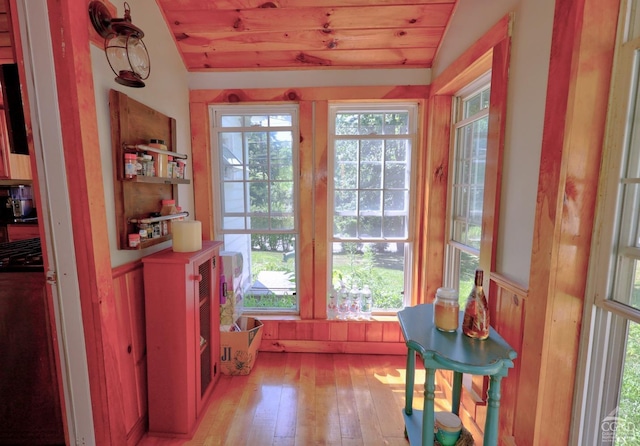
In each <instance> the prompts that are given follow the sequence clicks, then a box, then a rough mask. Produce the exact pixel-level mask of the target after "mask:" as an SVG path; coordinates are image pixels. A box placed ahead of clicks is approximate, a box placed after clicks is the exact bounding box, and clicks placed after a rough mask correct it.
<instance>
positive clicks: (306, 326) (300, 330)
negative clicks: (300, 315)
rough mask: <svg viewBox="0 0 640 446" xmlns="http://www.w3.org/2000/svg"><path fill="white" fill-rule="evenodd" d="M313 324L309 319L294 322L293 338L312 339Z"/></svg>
mask: <svg viewBox="0 0 640 446" xmlns="http://www.w3.org/2000/svg"><path fill="white" fill-rule="evenodd" d="M314 325H315V324H314V323H313V322H310V321H299V322H297V323H294V326H295V328H296V334H295V339H299V340H302V341H309V340H312V339H313V326H314Z"/></svg>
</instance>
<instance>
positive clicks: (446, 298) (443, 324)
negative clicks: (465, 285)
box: [433, 287, 460, 332]
mask: <svg viewBox="0 0 640 446" xmlns="http://www.w3.org/2000/svg"><path fill="white" fill-rule="evenodd" d="M459 313H460V305H459V304H458V292H457V291H456V290H455V289H453V288H446V287H442V288H438V290H437V291H436V300H435V301H434V302H433V323H434V324H435V326H436V328H437V329H438V330H440V331H447V332H454V331H456V330H457V329H458V320H459Z"/></svg>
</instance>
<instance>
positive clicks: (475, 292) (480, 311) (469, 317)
mask: <svg viewBox="0 0 640 446" xmlns="http://www.w3.org/2000/svg"><path fill="white" fill-rule="evenodd" d="M482 279H483V271H482V270H481V269H476V274H475V281H474V286H473V288H472V289H471V293H469V297H468V298H467V303H466V305H465V308H464V318H463V320H462V332H463V333H464V334H465V335H467V336H469V337H470V338H475V339H487V338H488V337H489V305H488V304H487V297H486V296H485V294H484V290H483V289H482Z"/></svg>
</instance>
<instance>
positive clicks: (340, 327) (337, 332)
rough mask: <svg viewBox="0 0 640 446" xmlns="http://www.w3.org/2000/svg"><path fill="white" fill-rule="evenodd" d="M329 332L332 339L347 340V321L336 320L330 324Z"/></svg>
mask: <svg viewBox="0 0 640 446" xmlns="http://www.w3.org/2000/svg"><path fill="white" fill-rule="evenodd" d="M329 333H330V336H331V340H332V341H347V340H349V322H347V323H344V322H342V323H341V322H338V323H334V324H331V328H330V329H329Z"/></svg>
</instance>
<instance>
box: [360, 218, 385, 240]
mask: <svg viewBox="0 0 640 446" xmlns="http://www.w3.org/2000/svg"><path fill="white" fill-rule="evenodd" d="M358 237H360V238H364V239H371V238H380V237H382V217H362V218H361V219H360V227H359V228H358Z"/></svg>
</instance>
